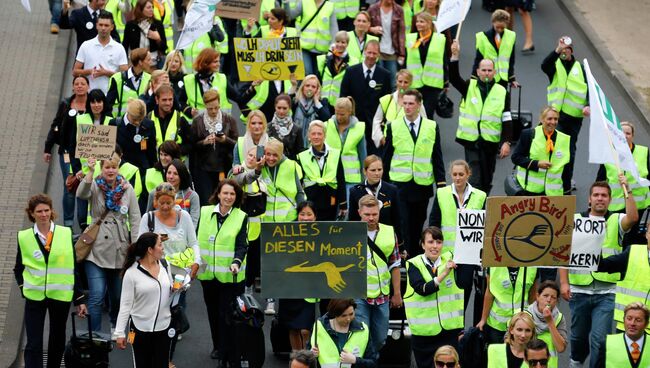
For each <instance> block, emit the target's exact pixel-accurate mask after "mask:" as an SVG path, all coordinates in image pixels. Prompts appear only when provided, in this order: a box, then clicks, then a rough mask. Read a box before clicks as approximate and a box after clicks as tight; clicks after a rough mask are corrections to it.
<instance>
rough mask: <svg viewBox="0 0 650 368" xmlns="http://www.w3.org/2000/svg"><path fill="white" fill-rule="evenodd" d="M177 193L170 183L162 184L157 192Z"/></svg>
mask: <svg viewBox="0 0 650 368" xmlns="http://www.w3.org/2000/svg"><path fill="white" fill-rule="evenodd" d="M168 191H176V190H175V189H174V186H173V185H171V184H169V183H162V184H160V185H158V186H157V187H156V192H168Z"/></svg>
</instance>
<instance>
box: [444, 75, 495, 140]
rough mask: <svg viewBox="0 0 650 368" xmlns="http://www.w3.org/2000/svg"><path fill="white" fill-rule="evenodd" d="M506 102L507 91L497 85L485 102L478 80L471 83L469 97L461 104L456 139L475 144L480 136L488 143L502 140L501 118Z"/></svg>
mask: <svg viewBox="0 0 650 368" xmlns="http://www.w3.org/2000/svg"><path fill="white" fill-rule="evenodd" d="M505 102H506V89H505V88H503V86H501V85H500V84H498V83H495V84H494V85H493V86H492V88H491V89H490V92H489V93H488V95H487V98H486V100H485V101H483V98H482V97H481V91H480V90H479V88H478V85H477V81H476V79H472V80H471V81H470V82H469V87H468V89H467V95H466V96H465V98H464V99H462V101H461V102H460V116H459V119H458V129H457V130H456V138H459V139H462V140H465V141H468V142H475V141H476V140H478V138H479V135H480V136H481V138H483V139H484V140H485V141H487V142H493V143H499V141H500V140H501V116H502V115H503V109H504V108H505Z"/></svg>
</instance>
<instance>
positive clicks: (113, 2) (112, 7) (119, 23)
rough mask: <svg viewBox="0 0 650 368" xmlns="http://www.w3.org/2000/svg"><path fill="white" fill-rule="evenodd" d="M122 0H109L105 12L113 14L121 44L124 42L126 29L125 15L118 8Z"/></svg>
mask: <svg viewBox="0 0 650 368" xmlns="http://www.w3.org/2000/svg"><path fill="white" fill-rule="evenodd" d="M119 3H120V0H108V1H107V2H106V6H105V7H104V10H106V11H107V12H109V13H111V14H113V21H114V22H115V31H116V32H117V35H118V36H119V38H120V41H119V42H122V41H124V29H125V28H126V19H125V17H124V13H122V11H121V10H120V8H119V7H118V5H119Z"/></svg>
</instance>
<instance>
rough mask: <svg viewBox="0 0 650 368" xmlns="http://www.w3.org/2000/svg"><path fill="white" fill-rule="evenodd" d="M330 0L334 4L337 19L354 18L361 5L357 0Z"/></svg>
mask: <svg viewBox="0 0 650 368" xmlns="http://www.w3.org/2000/svg"><path fill="white" fill-rule="evenodd" d="M330 2H331V3H332V4H333V5H334V14H336V19H338V20H341V19H345V18H353V19H354V17H355V16H356V15H357V13H358V12H359V8H360V7H361V4H360V2H359V0H330Z"/></svg>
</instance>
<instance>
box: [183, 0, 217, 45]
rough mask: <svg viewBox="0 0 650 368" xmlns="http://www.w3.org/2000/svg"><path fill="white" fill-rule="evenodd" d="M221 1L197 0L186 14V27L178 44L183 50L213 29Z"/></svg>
mask: <svg viewBox="0 0 650 368" xmlns="http://www.w3.org/2000/svg"><path fill="white" fill-rule="evenodd" d="M218 2H219V0H195V1H194V3H193V4H192V6H191V7H190V9H189V10H188V11H187V14H185V26H184V27H183V31H182V32H181V35H180V36H179V37H178V43H177V44H176V49H177V50H182V49H184V48H186V47H188V46H189V45H191V44H192V42H194V40H196V39H197V38H199V37H200V36H201V35H203V34H204V33H207V32H209V31H210V30H211V29H212V19H213V17H214V11H215V9H216V7H217V3H218Z"/></svg>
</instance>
